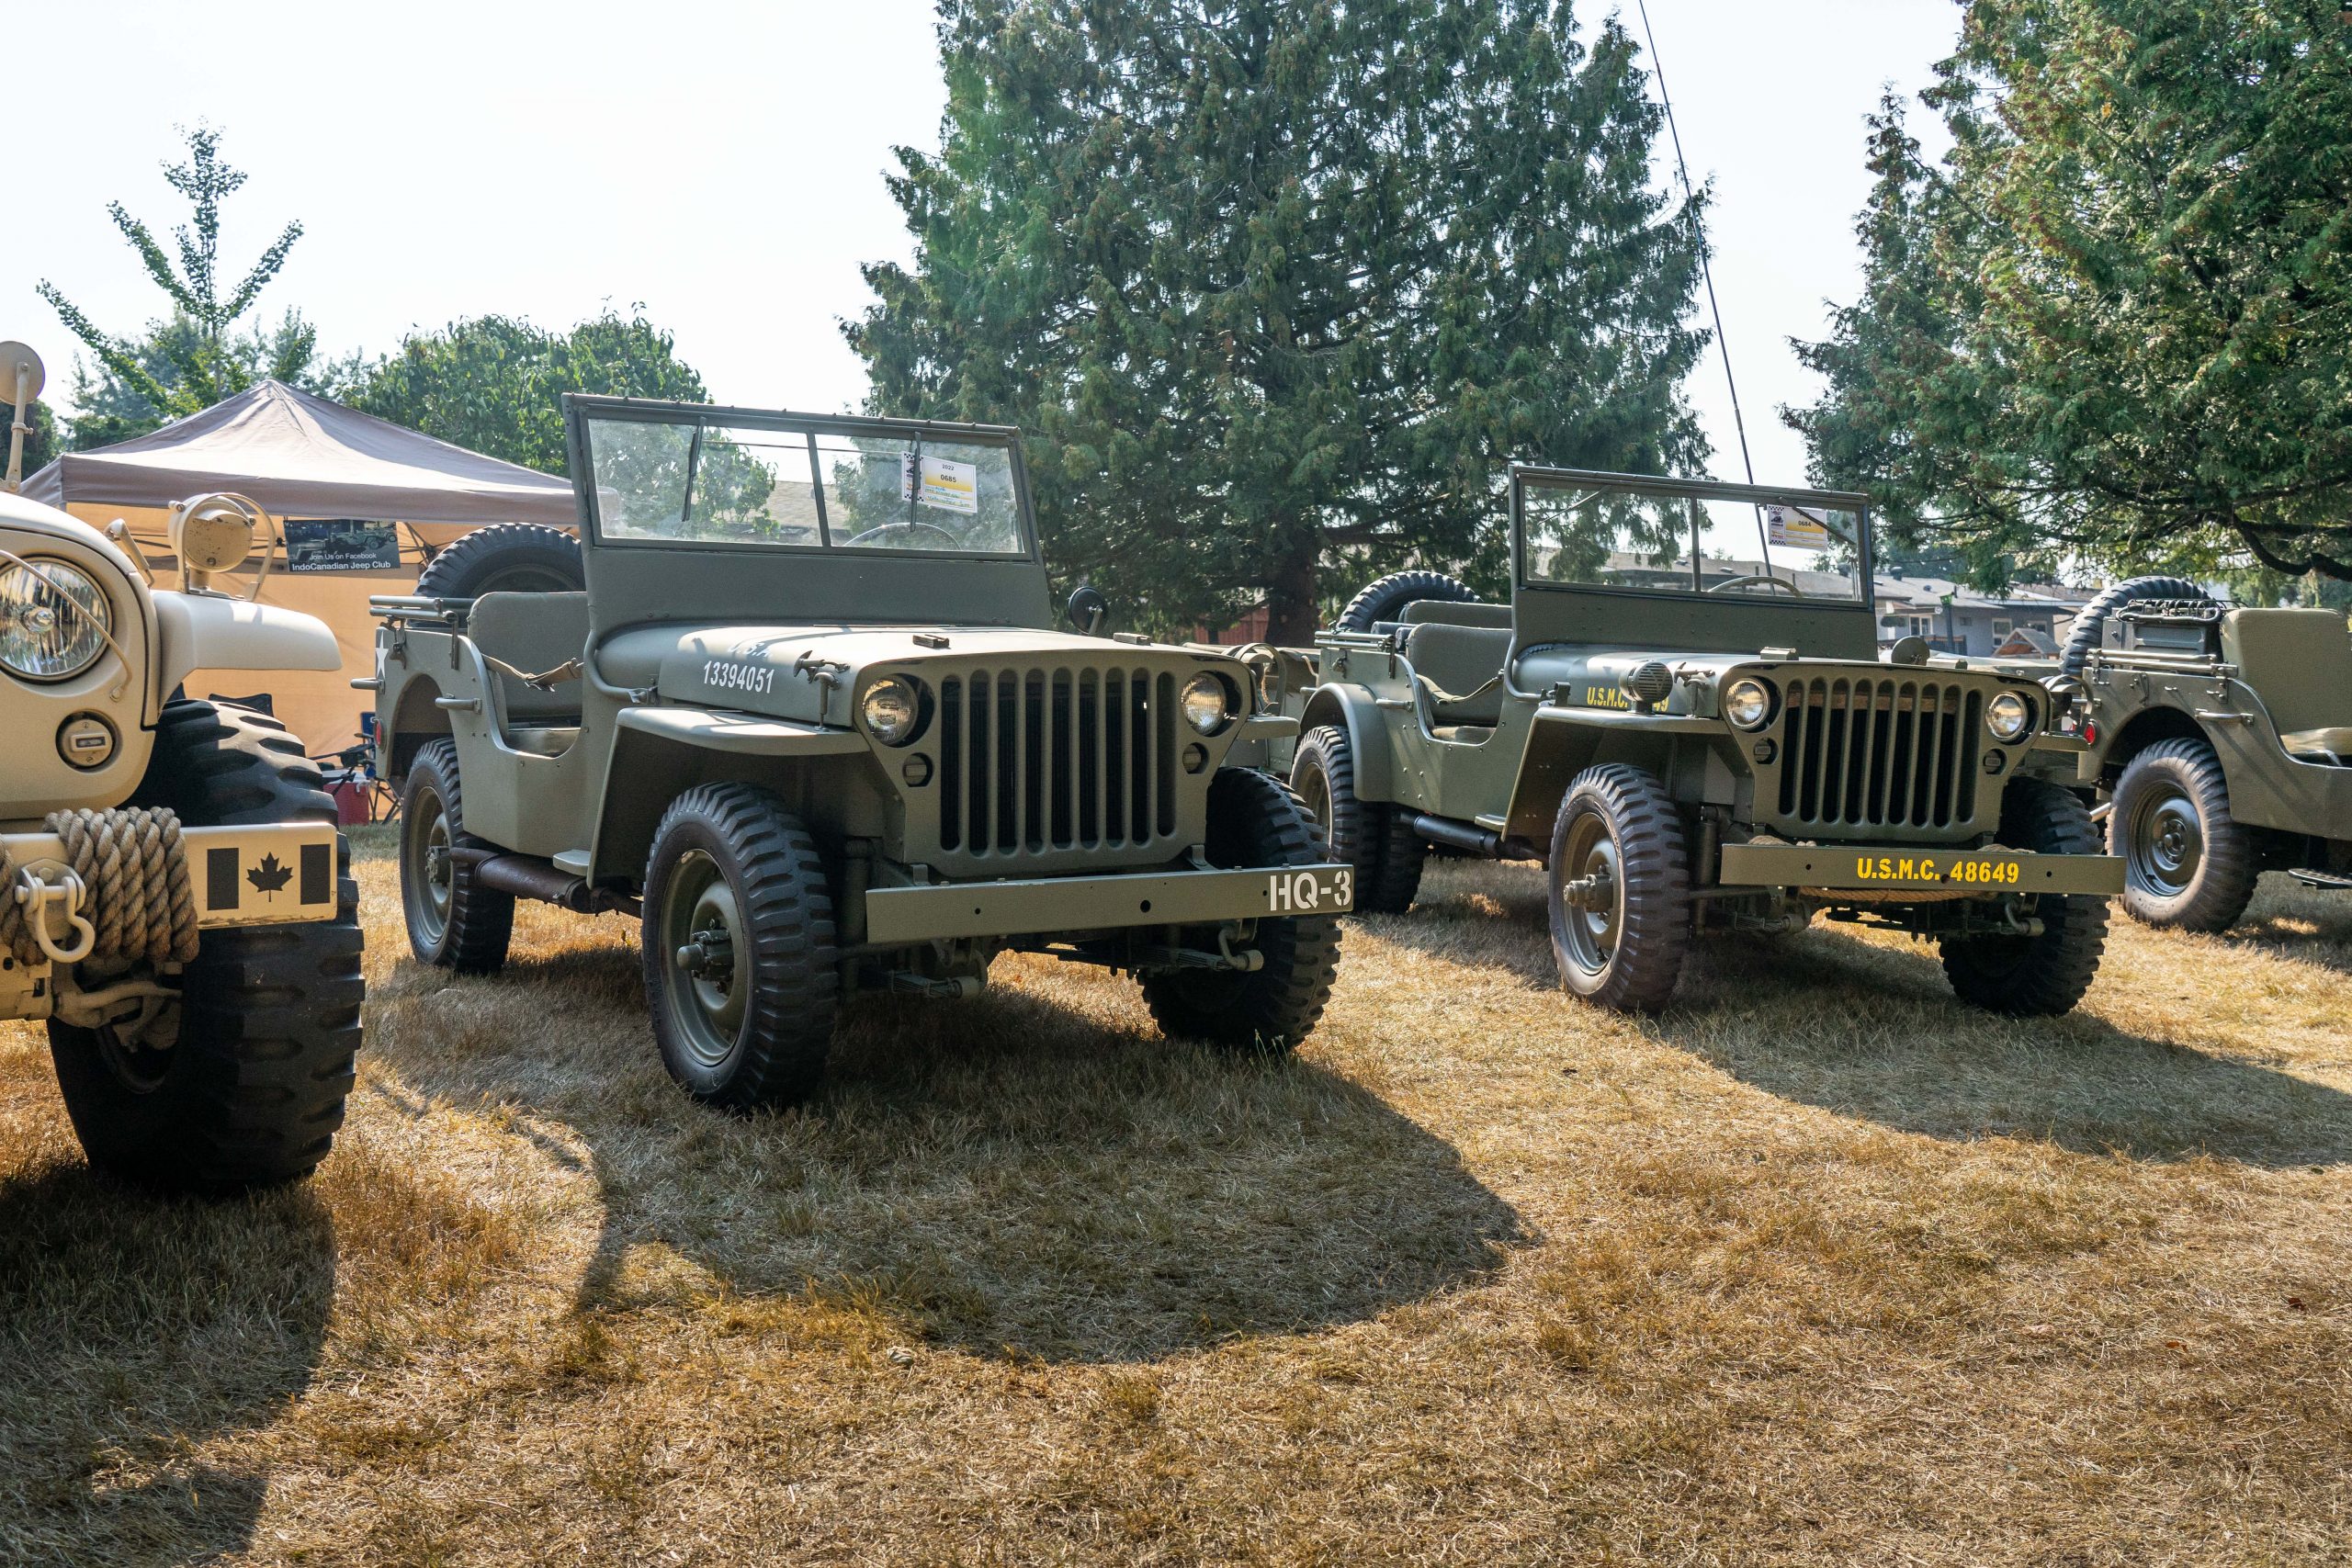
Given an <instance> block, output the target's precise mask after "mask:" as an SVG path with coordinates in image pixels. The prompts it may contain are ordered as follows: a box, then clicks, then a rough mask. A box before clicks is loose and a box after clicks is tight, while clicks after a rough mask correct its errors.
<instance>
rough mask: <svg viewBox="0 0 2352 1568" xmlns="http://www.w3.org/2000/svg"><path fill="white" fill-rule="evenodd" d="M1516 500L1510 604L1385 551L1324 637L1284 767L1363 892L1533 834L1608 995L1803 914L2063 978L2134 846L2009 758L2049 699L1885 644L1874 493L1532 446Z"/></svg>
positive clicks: (2045, 1004) (1571, 972) (1665, 983)
mask: <svg viewBox="0 0 2352 1568" xmlns="http://www.w3.org/2000/svg"><path fill="white" fill-rule="evenodd" d="M1510 526H1511V561H1512V581H1513V591H1512V595H1511V602H1510V604H1481V603H1477V602H1476V601H1475V598H1474V597H1473V595H1471V594H1470V592H1468V590H1466V589H1464V587H1463V586H1462V585H1461V584H1459V583H1456V582H1454V581H1453V580H1452V579H1449V578H1445V577H1442V576H1440V575H1438V574H1436V573H1433V572H1409V573H1401V574H1398V575H1397V577H1396V578H1393V579H1387V580H1384V581H1382V582H1381V583H1375V584H1374V585H1373V587H1371V588H1369V589H1367V590H1366V591H1365V592H1363V593H1362V594H1360V595H1358V597H1357V599H1356V601H1355V603H1354V604H1351V606H1350V607H1349V611H1348V613H1347V614H1346V615H1343V616H1342V617H1341V621H1340V625H1339V626H1337V627H1336V628H1335V629H1334V630H1332V631H1330V632H1329V633H1326V634H1324V635H1323V636H1322V637H1320V638H1319V639H1318V643H1317V647H1318V650H1319V666H1320V671H1319V673H1320V684H1318V685H1317V686H1315V687H1314V688H1313V689H1311V690H1310V691H1308V692H1307V693H1306V694H1305V697H1304V700H1303V702H1302V703H1301V705H1300V710H1299V711H1300V713H1301V716H1302V722H1303V724H1304V726H1305V730H1304V732H1303V734H1302V735H1301V737H1300V739H1299V741H1298V744H1297V749H1296V753H1295V759H1294V761H1293V762H1292V769H1291V775H1290V776H1291V783H1292V785H1293V787H1294V789H1295V790H1296V792H1297V793H1298V795H1299V796H1300V797H1301V798H1302V799H1303V800H1304V801H1305V802H1306V805H1307V807H1308V809H1309V810H1310V811H1312V812H1313V813H1314V814H1315V816H1316V818H1317V821H1318V822H1319V824H1320V825H1321V829H1322V833H1323V841H1324V843H1325V845H1326V846H1327V848H1328V850H1329V853H1330V855H1331V858H1332V859H1334V860H1339V861H1344V862H1346V863H1349V864H1351V865H1352V866H1354V867H1355V869H1356V905H1357V908H1359V909H1360V910H1364V911H1396V910H1402V909H1404V908H1408V906H1409V905H1410V904H1411V903H1412V901H1413V897H1414V895H1415V892H1416V889H1417V888H1418V886H1419V881H1420V874H1421V865H1422V860H1423V857H1424V855H1425V854H1426V853H1427V852H1428V849H1429V847H1430V845H1431V844H1438V845H1443V846H1446V847H1448V848H1450V849H1452V850H1453V851H1456V852H1464V853H1468V854H1474V855H1486V856H1496V857H1513V858H1520V859H1528V860H1537V861H1541V862H1544V863H1545V865H1546V866H1547V867H1548V873H1549V875H1548V886H1549V907H1550V919H1551V928H1552V945H1553V950H1554V953H1555V957H1556V958H1557V960H1558V964H1559V968H1560V975H1561V977H1562V980H1563V981H1564V983H1565V984H1566V987H1567V988H1568V989H1569V990H1571V991H1573V992H1575V993H1576V994H1577V995H1578V996H1581V997H1585V998H1589V999H1590V1000H1593V1001H1596V1002H1599V1003H1601V1004H1603V1005H1606V1006H1610V1007H1615V1008H1626V1009H1652V1008H1657V1007H1661V1006H1663V1005H1664V1004H1665V1003H1666V1001H1667V999H1668V998H1669V997H1670V996H1671V995H1672V993H1673V990H1674V987H1675V983H1676V980H1677V978H1678V976H1679V974H1680V971H1681V967H1682V963H1683V958H1684V955H1685V953H1686V951H1687V949H1688V947H1689V945H1690V942H1691V937H1692V936H1693V934H1694V933H1696V932H1699V931H1785V930H1792V929H1795V928H1798V927H1802V926H1804V924H1806V923H1807V922H1808V921H1809V920H1810V919H1811V918H1812V917H1813V916H1814V915H1815V913H1826V914H1827V915H1828V916H1829V917H1830V918H1832V919H1841V920H1851V921H1862V922H1868V923H1873V924H1879V925H1887V926H1894V927H1895V928H1897V929H1900V930H1903V931H1909V932H1911V933H1912V934H1913V935H1915V936H1917V937H1922V938H1927V939H1931V940H1933V941H1935V942H1937V943H1938V944H1939V947H1940V949H1941V953H1942V958H1943V966H1944V970H1945V973H1946V974H1947V975H1948V976H1950V978H1951V985H1952V987H1953V989H1954V990H1955V991H1956V992H1957V993H1958V994H1959V995H1960V996H1961V997H1962V998H1964V999H1966V1000H1968V1001H1970V1002H1973V1003H1974V1004H1976V1005H1978V1006H1980V1007H1985V1008H1988V1009H1992V1010H1996V1011H2000V1012H2007V1013H2016V1014H2048V1013H2059V1012H2064V1011H2065V1010H2068V1009H2070V1008H2072V1007H2073V1006H2074V1005H2075V1002H2076V1001H2078V1000H2079V999H2080V998H2081V997H2082V996H2083V993H2084V992H2085V990H2086V989H2087V988H2088V987H2089V985H2090V983H2091V979H2092V976H2093V975H2094V973H2095V972H2096V970H2097V968H2098V962H2099V957H2100V954H2101V951H2102V949H2103V947H2104V945H2105V942H2106V931H2107V903H2106V900H2107V896H2108V895H2109V894H2112V893H2114V892H2116V891H2118V890H2120V887H2121V886H2122V864H2121V863H2120V861H2118V860H2115V859H2113V858H2112V857H2109V856H2106V855H2103V854H2101V853H2099V850H2100V847H2101V846H2100V844H2099V842H2098V833H2097V830H2096V829H2095V828H2094V826H2093V825H2092V822H2091V820H2090V817H2089V813H2088V811H2087V809H2086V807H2085V806H2084V805H2083V804H2082V802H2081V801H2080V800H2078V799H2077V798H2076V797H2075V795H2073V794H2071V793H2069V792H2068V791H2067V790H2066V789H2064V788H2062V787H2060V786H2059V785H2057V784H2052V783H2050V782H2047V781H2045V780H2043V779H2041V778H2037V777H2034V776H2031V774H2030V772H2029V771H2028V770H2026V769H2025V768H2024V767H2023V764H2024V763H2025V762H2026V761H2028V759H2029V758H2030V757H2031V756H2032V755H2033V754H2034V753H2035V750H2036V747H2037V743H2038V742H2039V741H2040V739H2041V735H2042V728H2043V724H2044V721H2045V719H2046V718H2047V716H2048V715H2049V713H2050V712H2051V710H2052V706H2053V704H2052V701H2051V700H2050V697H2049V694H2047V693H2046V692H2045V691H2044V690H2043V688H2042V687H2041V685H2040V684H2039V683H2038V682H2033V681H2031V680H2028V679H2023V678H2018V677H2012V676H2008V675H2005V674H2002V673H2000V672H1998V671H1991V670H1966V669H1960V668H1946V669H1930V668H1927V667H1925V666H1924V665H1923V664H1920V663H1917V662H1913V663H1906V664H1901V665H1895V664H1888V663H1882V662H1881V661H1880V660H1878V658H1877V640H1876V630H1875V626H1874V617H1873V615H1872V611H1871V603H1870V599H1869V596H1868V594H1867V592H1865V591H1864V589H1865V585H1867V584H1868V583H1869V581H1870V564H1871V533H1870V516H1869V512H1868V505H1867V502H1866V501H1865V499H1864V498H1863V497H1861V496H1860V495H1849V494H1838V493H1831V492H1824V491H1792V490H1772V489H1765V488H1758V487H1755V486H1746V485H1724V484H1713V483H1705V482H1689V481H1680V480H1671V479H1645V478H1641V477H1638V476H1633V475H1625V474H1609V473H1590V472H1583V471H1579V470H1574V469H1562V468H1533V467H1526V466H1519V467H1514V468H1512V470H1511V474H1510ZM1801 552H1802V553H1801ZM1798 560H1804V561H1807V562H1809V563H1810V564H1807V565H1804V566H1799V565H1797V564H1795V562H1796V561H1798ZM1919 651H1920V652H1922V653H1923V652H1924V649H1921V650H1919Z"/></svg>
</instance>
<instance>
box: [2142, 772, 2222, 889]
mask: <svg viewBox="0 0 2352 1568" xmlns="http://www.w3.org/2000/svg"><path fill="white" fill-rule="evenodd" d="M2132 829H2133V831H2132V834H2131V870H2132V872H2133V873H2134V874H2135V876H2136V878H2137V880H2139V881H2140V883H2141V884H2142V885H2143V886H2145V887H2147V888H2148V889H2149V890H2150V891H2152V892H2155V893H2158V894H2160V895H2162V896H2164V897H2177V896H2178V895H2179V894H2182V893H2185V892H2187V891H2188V888H2189V886H2190V885H2191V884H2193V883H2194V882H2195V881H2196V880H2197V872H2198V867H2199V864H2200V863H2202V862H2203V860H2204V858H2205V835H2204V831H2203V829H2202V826H2201V824H2200V823H2199V818H2198V815H2197V805H2196V803H2195V802H2194V801H2192V800H2190V799H2189V798H2188V796H2187V795H2184V794H2182V793H2180V792H2179V791H2177V790H2172V791H2166V792H2165V793H2164V794H2162V795H2157V796H2156V797H2154V799H2151V800H2149V801H2147V802H2146V803H2144V804H2143V806H2142V807H2141V808H2140V810H2139V812H2138V814H2137V816H2136V818H2135V820H2134V821H2133V823H2132Z"/></svg>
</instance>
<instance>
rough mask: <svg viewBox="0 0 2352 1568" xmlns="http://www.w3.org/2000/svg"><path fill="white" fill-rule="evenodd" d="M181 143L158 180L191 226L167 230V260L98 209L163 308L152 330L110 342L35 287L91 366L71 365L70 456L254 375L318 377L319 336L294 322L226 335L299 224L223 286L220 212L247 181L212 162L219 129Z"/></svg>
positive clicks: (192, 406)
mask: <svg viewBox="0 0 2352 1568" xmlns="http://www.w3.org/2000/svg"><path fill="white" fill-rule="evenodd" d="M184 134H185V136H186V137H187V150H188V158H187V162H186V163H185V164H166V165H164V178H165V179H166V180H168V181H169V182H170V183H171V186H172V188H173V189H174V190H175V191H177V192H179V193H180V194H181V195H182V196H184V197H187V200H188V204H189V207H190V209H191V215H192V222H191V224H189V225H187V226H184V227H181V228H177V229H175V230H173V231H172V240H173V247H172V251H171V252H166V251H165V250H164V246H163V244H162V243H161V242H159V241H158V240H157V239H156V238H155V234H154V231H153V230H152V229H150V228H149V227H148V226H147V225H146V224H145V223H144V222H142V221H141V220H139V219H136V218H133V217H132V216H131V215H130V211H129V210H128V209H125V208H124V206H123V205H122V203H120V202H119V201H115V202H109V203H107V216H108V217H110V218H112V219H113V220H114V226H115V227H116V228H117V229H118V230H119V231H121V233H122V237H123V238H124V240H125V241H127V242H129V243H130V248H131V249H132V250H133V251H135V252H137V253H138V255H139V259H140V264H141V265H142V266H143V267H144V268H145V269H146V272H147V276H149V277H151V278H153V280H154V282H155V286H156V287H157V288H161V289H162V290H163V291H164V296H165V297H166V298H167V299H169V300H170V302H171V312H170V314H169V316H168V317H166V318H165V319H164V320H161V321H153V322H151V323H150V324H149V326H148V329H147V331H146V333H144V334H142V335H141V336H139V337H136V338H119V337H114V336H111V335H109V334H108V333H106V332H105V331H103V330H102V329H100V328H99V326H98V325H97V323H96V322H95V321H91V320H90V318H89V317H88V316H87V315H86V314H85V313H84V311H83V310H82V309H81V308H80V307H79V306H77V305H75V304H74V302H73V301H72V300H70V299H66V298H65V296H64V294H63V292H62V291H61V290H60V289H59V288H58V287H57V286H56V285H55V284H53V283H51V282H50V281H49V280H47V279H46V278H44V279H42V281H41V283H40V294H41V298H42V299H47V300H48V301H49V302H50V304H51V306H52V307H53V308H55V310H56V311H57V313H58V316H59V317H60V318H61V319H62V321H64V323H65V326H66V329H67V330H68V331H70V332H71V333H73V334H74V336H75V337H77V338H79V339H81V341H82V343H83V344H84V345H85V346H86V347H87V348H88V349H89V350H90V352H91V353H92V354H93V355H96V360H97V368H96V372H95V373H93V372H92V371H91V370H90V369H88V368H87V367H85V366H83V365H82V363H81V362H80V360H79V359H78V358H77V359H76V361H75V367H74V404H75V406H76V407H77V408H78V409H79V410H81V411H82V412H81V413H80V414H79V415H78V416H77V417H76V418H75V419H74V422H73V445H74V447H75V448H77V449H86V448H88V447H91V446H107V445H109V444H111V443H113V442H116V441H123V440H128V439H129V438H130V437H131V436H134V435H141V434H146V433H147V432H148V431H151V430H153V429H154V428H156V427H157V426H158V425H160V424H162V423H164V421H166V420H170V419H177V418H179V417H180V416H182V415H184V414H190V413H195V412H198V410H201V409H208V408H210V407H211V406H212V405H213V404H214V403H217V402H219V401H220V400H221V399H223V398H226V397H230V396H232V395H233V394H235V393H237V392H241V391H243V390H244V389H246V388H247V387H249V386H251V385H253V383H254V381H256V380H259V379H260V378H263V377H275V378H277V379H278V380H281V381H291V382H295V383H297V384H302V385H308V384H311V383H312V382H313V381H314V380H315V379H316V378H315V377H314V376H313V375H312V367H313V362H314V360H315V358H316V356H317V353H318V333H317V330H316V329H314V328H313V327H311V325H310V324H309V323H308V322H306V321H303V320H302V318H301V317H300V315H298V314H296V313H294V312H293V311H290V310H289V311H288V312H287V313H286V315H285V316H284V317H283V318H282V319H281V321H279V323H278V326H277V329H276V330H275V331H273V332H266V333H265V332H260V331H255V332H252V333H243V334H240V333H236V332H235V331H233V330H232V329H233V328H234V325H235V323H236V322H237V321H238V320H239V318H241V317H243V315H244V314H245V312H246V311H247V310H251V309H252V308H253V306H254V301H255V300H256V299H258V298H259V297H260V294H261V291H262V290H263V289H264V288H266V287H267V286H268V284H269V282H270V280H271V279H272V278H274V277H276V276H277V274H278V272H279V271H280V270H281V269H282V268H283V267H284V266H285V265H286V258H287V255H288V253H290V252H291V251H292V250H293V248H294V242H295V241H297V240H299V239H300V238H301V237H302V225H301V224H300V223H288V225H287V226H286V228H285V229H284V231H281V232H280V233H279V234H278V236H277V239H276V240H275V241H273V242H271V243H270V245H269V246H268V248H267V249H266V250H264V251H263V252H262V254H261V256H260V259H258V260H257V261H255V262H254V265H252V267H250V268H249V269H247V271H246V272H245V275H244V276H243V278H242V279H240V280H239V281H238V282H237V283H235V284H234V285H233V286H231V287H227V288H224V287H223V285H222V276H223V275H222V272H221V264H220V205H221V202H222V201H223V200H224V199H225V198H226V197H229V196H230V195H232V193H234V192H235V191H236V190H237V189H238V187H240V186H243V184H244V183H245V175H244V172H243V170H240V169H235V168H232V167H231V166H230V165H229V164H226V163H225V162H223V161H222V160H221V158H220V132H219V131H218V130H213V129H212V128H211V127H209V126H198V128H197V129H196V130H191V131H187V132H184ZM174 254H176V256H177V261H176V263H175V261H174Z"/></svg>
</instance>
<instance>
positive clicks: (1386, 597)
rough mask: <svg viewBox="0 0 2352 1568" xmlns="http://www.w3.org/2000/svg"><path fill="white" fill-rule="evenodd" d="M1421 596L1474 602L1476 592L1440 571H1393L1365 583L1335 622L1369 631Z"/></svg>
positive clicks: (1343, 628) (1348, 628)
mask: <svg viewBox="0 0 2352 1568" xmlns="http://www.w3.org/2000/svg"><path fill="white" fill-rule="evenodd" d="M1424 599H1439V600H1443V601H1444V602H1446V603H1448V604H1476V603H1477V602H1478V595H1477V594H1476V592H1472V591H1471V588H1470V585H1469V584H1468V583H1466V582H1464V581H1461V580H1460V579H1458V578H1453V577H1448V576H1446V574H1445V573H1443V572H1442V571H1392V572H1390V573H1389V574H1388V575H1387V576H1385V577H1383V578H1378V579H1375V580H1374V581H1372V582H1370V583H1367V584H1366V585H1365V586H1364V587H1363V589H1362V590H1361V591H1360V592H1358V593H1357V594H1356V596H1355V597H1354V598H1352V599H1351V600H1349V601H1348V604H1347V608H1346V609H1344V610H1341V611H1340V618H1339V620H1338V621H1337V622H1336V623H1334V624H1335V625H1336V626H1338V628H1339V629H1340V631H1343V632H1368V631H1370V630H1372V629H1373V628H1374V626H1378V625H1379V624H1380V623H1381V622H1383V621H1393V620H1395V619H1396V618H1397V616H1399V615H1403V614H1404V613H1405V606H1406V605H1408V604H1418V603H1419V602H1420V601H1422V600H1424Z"/></svg>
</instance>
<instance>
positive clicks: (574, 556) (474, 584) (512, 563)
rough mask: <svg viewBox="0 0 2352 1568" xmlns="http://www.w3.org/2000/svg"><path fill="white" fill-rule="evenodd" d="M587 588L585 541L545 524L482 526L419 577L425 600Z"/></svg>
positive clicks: (438, 557) (419, 589)
mask: <svg viewBox="0 0 2352 1568" xmlns="http://www.w3.org/2000/svg"><path fill="white" fill-rule="evenodd" d="M587 586H588V574H587V570H586V569H585V568H584V567H583V566H582V564H581V559H580V541H579V540H578V539H575V538H573V537H572V536H571V535H570V534H567V533H565V532H564V531H563V530H562V529H560V528H551V527H549V526H548V525H546V524H545V523H493V524H492V525H490V526H489V527H487V528H477V529H475V530H474V531H473V532H472V533H470V534H467V535H463V536H460V537H459V538H458V541H457V543H455V544H453V545H451V546H450V547H448V548H447V549H445V550H443V551H442V552H441V553H440V554H439V555H436V556H435V557H434V558H432V559H431V560H430V561H427V562H426V563H425V567H424V571H423V572H421V573H419V574H418V576H417V580H416V592H417V593H418V594H419V596H421V597H423V598H426V599H479V598H481V596H482V595H483V594H485V593H565V592H579V591H580V590H582V589H583V588H585V587H587Z"/></svg>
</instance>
